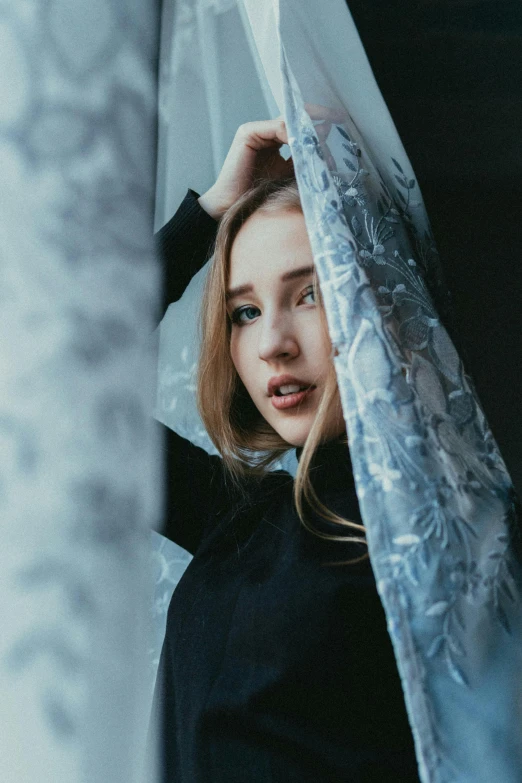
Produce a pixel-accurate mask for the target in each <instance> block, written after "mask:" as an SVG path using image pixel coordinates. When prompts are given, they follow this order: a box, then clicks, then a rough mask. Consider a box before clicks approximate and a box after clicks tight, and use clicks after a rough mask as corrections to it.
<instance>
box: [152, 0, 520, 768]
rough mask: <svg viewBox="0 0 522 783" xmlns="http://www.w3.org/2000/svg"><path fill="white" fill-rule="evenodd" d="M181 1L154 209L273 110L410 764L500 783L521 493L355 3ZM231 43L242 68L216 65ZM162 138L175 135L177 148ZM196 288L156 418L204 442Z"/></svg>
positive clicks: (514, 716)
mask: <svg viewBox="0 0 522 783" xmlns="http://www.w3.org/2000/svg"><path fill="white" fill-rule="evenodd" d="M177 13H178V14H179V15H180V19H182V21H183V24H180V25H179V26H178V25H176V24H175V26H174V37H173V47H172V57H171V60H170V72H169V73H168V74H166V72H162V79H163V81H164V83H163V88H162V89H163V96H164V100H163V104H162V105H163V111H164V112H165V114H164V116H163V118H162V122H163V123H164V125H163V131H162V135H161V136H160V150H161V155H163V158H162V157H161V155H160V161H162V162H163V165H164V166H166V169H167V171H168V177H167V178H165V179H164V181H163V184H162V188H161V190H160V191H159V196H160V199H159V202H160V203H159V215H161V217H160V218H159V222H160V223H161V222H163V220H164V219H166V218H167V217H170V215H171V214H172V212H173V211H174V209H175V207H176V206H177V204H178V203H179V201H180V199H181V196H182V195H183V193H184V192H185V190H186V187H188V186H190V187H193V188H195V189H199V192H203V191H204V190H205V189H206V188H207V187H209V186H210V185H211V184H212V182H213V181H214V179H215V176H216V175H217V172H218V170H219V167H220V164H221V162H222V160H223V157H224V154H225V153H226V151H227V149H228V145H229V144H230V141H231V139H232V136H233V133H234V132H235V130H236V128H237V125H238V124H239V122H238V120H239V119H240V120H241V121H244V120H246V119H248V120H252V119H256V118H267V117H268V116H276V115H277V114H279V113H282V114H283V115H284V117H285V120H286V123H287V127H288V129H289V134H290V140H289V141H290V148H291V153H292V156H293V161H294V167H295V171H296V176H297V180H298V185H299V190H300V193H301V200H302V204H303V209H304V214H305V219H306V224H307V228H308V233H309V237H310V241H311V245H312V250H313V253H314V258H315V263H316V267H317V270H318V274H319V280H320V284H321V290H322V294H323V297H324V301H325V305H326V312H327V318H328V325H329V330H330V336H331V339H332V343H333V345H334V347H335V349H336V358H335V366H336V371H337V378H338V383H339V388H340V391H341V397H342V402H343V410H344V415H345V420H346V425H347V432H348V439H349V449H350V455H351V459H352V464H353V470H354V477H355V482H356V487H357V494H358V498H359V503H360V508H361V514H362V517H363V521H364V524H365V526H366V529H367V536H368V544H369V551H370V557H371V562H372V567H373V570H374V573H375V575H376V579H377V585H378V590H379V594H380V597H381V599H382V602H383V606H384V609H385V612H386V616H387V620H388V628H389V632H390V636H391V639H392V642H393V645H394V649H395V654H396V659H397V664H398V668H399V672H400V675H401V679H402V684H403V689H404V695H405V700H406V706H407V709H408V714H409V717H410V723H411V726H412V731H413V735H414V739H415V745H416V752H417V758H418V763H419V771H420V776H421V779H422V781H423V783H427V782H428V781H429V782H430V783H432V782H436V783H446V782H447V781H466V782H467V781H469V782H470V783H471V781H473V782H474V783H476V782H477V781H481V782H482V781H483V782H484V783H490V781H492V780H495V781H497V780H498V781H500V780H501V781H503V783H515V781H519V780H520V779H521V778H522V682H521V677H520V672H521V671H522V615H521V605H520V582H521V576H522V568H521V561H520V544H519V527H518V526H519V524H520V519H519V513H520V511H519V509H520V506H519V504H518V501H517V498H516V495H515V492H514V489H513V485H512V482H511V479H510V476H509V475H508V473H507V470H506V466H505V464H504V461H503V459H502V456H501V454H500V452H499V449H498V446H497V444H496V442H495V439H494V437H493V435H492V433H491V431H490V429H489V426H488V423H487V420H486V417H485V414H484V411H483V410H482V408H481V406H480V402H479V400H478V398H477V394H476V392H475V390H474V387H473V383H472V379H471V378H470V376H469V375H468V374H467V373H466V369H465V367H464V365H463V362H462V358H461V355H460V354H459V352H458V350H457V348H456V347H455V342H454V339H452V338H451V337H450V333H451V332H452V331H453V324H452V311H451V300H450V297H449V294H448V292H447V289H446V287H445V284H444V279H443V275H442V271H441V266H440V261H439V258H438V255H437V250H436V246H435V242H434V239H433V236H432V233H431V229H430V224H429V220H428V217H427V215H426V212H425V208H424V204H423V200H422V196H421V193H420V189H419V186H418V183H417V181H416V178H415V175H414V172H413V171H412V167H411V164H410V162H409V160H408V158H407V155H406V153H405V151H404V149H403V146H402V144H401V141H400V139H399V137H398V134H397V131H396V129H395V126H394V124H393V121H392V119H391V117H390V115H389V112H388V110H387V108H386V105H385V103H384V101H383V98H382V96H381V94H380V91H379V89H378V86H377V84H376V82H375V79H374V77H373V75H372V71H371V68H370V66H369V64H368V61H367V58H366V55H365V53H364V50H363V47H362V44H361V42H360V39H359V37H358V34H357V31H356V29H355V26H354V23H353V20H352V18H351V16H350V13H349V11H348V9H347V7H346V5H345V3H344V0H324V2H321V3H317V2H314V0H244V2H242V1H240V2H238V3H237V4H236V3H235V2H226V3H219V2H202V1H200V2H197V1H196V0H194V2H188V1H187V2H180V3H179V4H178V9H177ZM249 50H250V59H249V58H248V56H247V55H248V51H249ZM202 53H204V54H202ZM236 54H237V57H238V62H241V63H242V65H241V67H240V68H236V69H229V70H227V69H226V68H225V67H224V63H226V62H230V59H231V58H232V59H233V58H234V56H235V55H236ZM246 62H249V65H248V67H247V66H246V65H244V63H246ZM243 65H244V67H243ZM222 66H223V68H222V69H221V67H222ZM210 71H211V72H212V73H211V75H210ZM189 73H190V75H191V79H192V81H190V84H189V82H188V81H187V78H186V77H187V74H189ZM182 76H183V77H184V78H185V81H184V82H183V79H182ZM169 90H170V91H171V94H174V93H175V94H176V96H177V101H178V102H177V104H173V112H172V113H171V114H169V111H168V108H169V104H168V101H167V100H165V95H167V94H168V93H169ZM181 90H186V95H185V96H184V98H185V100H184V101H181V100H180V99H181V97H182V96H181V94H180V91H181ZM246 92H248V93H249V98H248V100H247V97H246V95H245V93H246ZM274 103H275V106H274ZM176 107H177V110H176ZM181 107H183V111H181ZM243 109H245V111H247V109H248V116H244V115H243V113H242V111H243ZM196 110H197V112H199V114H198V116H199V117H200V120H202V119H203V118H205V120H206V121H205V122H203V123H202V124H199V123H194V122H193V117H194V116H195V114H196ZM229 110H230V111H229ZM311 117H313V118H314V119H311ZM214 118H215V119H216V125H215V128H214V126H213V119H214ZM318 118H319V119H318ZM229 120H230V121H231V123H232V124H231V125H228V124H227V123H228V121H229ZM232 120H233V121H232ZM209 123H210V126H211V127H212V128H213V130H212V133H213V134H214V133H215V135H213V136H212V138H210V148H209V147H208V146H206V144H207V142H208V141H209V136H208V134H209V132H210V131H209V127H208V125H209ZM225 125H226V127H225ZM174 137H176V138H178V137H182V138H184V139H185V140H186V143H187V146H184V147H183V153H184V154H183V155H182V154H181V153H180V152H179V150H178V149H177V148H176V146H175V145H174V146H173V145H172V143H171V139H172V138H174ZM189 140H190V144H188V141H189ZM203 149H205V154H206V155H207V158H206V159H205V161H204V160H203V158H202V155H201V152H202V150H203ZM209 149H210V150H211V151H212V153H213V155H209ZM185 153H187V154H185ZM167 159H168V161H167ZM196 159H197V161H196ZM193 163H194V168H193V169H192V168H191V167H192V164H193ZM169 178H170V179H169ZM174 182H176V183H178V185H179V192H178V191H177V190H176V188H174V187H172V186H171V183H174ZM191 297H193V298H191ZM197 298H198V293H197V291H196V290H195V289H193V290H192V292H190V291H189V292H188V295H187V297H184V301H183V300H182V302H181V303H180V305H179V307H178V305H176V306H175V307H173V308H171V311H169V315H168V318H167V319H166V321H165V323H164V325H163V335H162V338H163V348H162V353H161V357H160V376H159V377H160V384H159V400H160V403H161V404H160V407H159V410H158V416H159V417H161V418H163V420H165V421H166V422H167V424H169V426H172V427H173V428H181V430H182V431H183V433H184V434H190V432H191V430H192V431H193V432H194V435H195V439H196V441H197V442H201V437H204V436H203V433H201V430H200V425H198V422H197V419H196V418H194V415H193V411H191V410H190V406H189V405H187V406H183V405H182V402H183V395H184V393H185V392H186V391H189V392H190V391H191V389H190V383H191V381H190V380H188V379H189V377H190V369H191V368H192V366H193V364H194V362H195V361H196V353H195V345H194V342H193V338H192V337H191V336H189V335H188V333H187V334H185V332H182V331H181V328H180V324H181V323H182V322H183V323H186V320H185V319H184V320H183V321H181V319H180V318H179V317H178V314H179V313H182V312H184V313H185V314H187V313H192V312H194V308H195V306H196V304H197ZM183 308H187V309H185V310H183ZM170 319H172V320H170ZM173 324H175V326H172V325H173ZM173 328H174V329H175V330H176V332H177V340H178V343H177V346H178V348H177V352H178V353H177V356H176V355H173V354H172V353H170V351H171V335H172V331H171V330H172V329H173ZM189 345H190V346H191V347H190V349H189ZM180 349H181V350H180ZM184 373H185V374H184ZM186 396H187V395H186ZM185 402H187V403H188V399H185ZM169 406H170V407H169ZM177 414H179V418H177ZM390 719H391V720H393V717H392V716H390Z"/></svg>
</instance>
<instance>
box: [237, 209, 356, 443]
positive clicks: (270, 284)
mask: <svg viewBox="0 0 522 783" xmlns="http://www.w3.org/2000/svg"><path fill="white" fill-rule="evenodd" d="M313 277H314V269H313V257H312V251H311V248H310V243H309V240H308V234H307V232H306V227H305V222H304V217H303V215H302V213H301V212H297V211H288V210H284V211H280V212H275V213H271V214H263V213H262V212H259V211H258V212H255V213H254V214H253V215H251V216H250V217H249V218H248V220H247V221H246V222H245V223H244V224H243V226H242V227H241V229H240V230H239V232H238V234H237V236H236V239H235V240H234V243H233V245H232V251H231V256H230V273H229V280H228V290H227V309H228V312H229V314H230V316H231V318H232V334H231V340H230V353H231V356H232V361H233V362H234V365H235V368H236V370H237V372H238V374H239V377H240V378H241V380H242V381H243V384H244V385H245V387H246V389H247V391H248V393H249V394H250V397H251V398H252V400H253V402H254V404H255V406H256V408H257V409H258V411H259V412H260V413H261V415H262V416H263V418H264V419H265V420H266V421H267V422H268V423H269V424H270V425H271V426H272V427H273V428H274V430H275V431H276V432H277V433H278V434H279V435H280V436H281V437H282V438H283V439H284V440H285V441H287V443H289V444H291V445H293V446H302V445H303V443H304V442H305V440H306V437H307V435H308V433H309V432H310V428H311V427H312V424H313V421H314V418H315V414H316V411H317V408H318V405H319V400H320V397H321V394H322V391H323V389H324V384H325V381H326V378H327V376H328V373H329V371H330V367H331V359H330V353H331V343H330V339H329V337H328V335H327V333H326V331H325V329H324V327H323V324H322V320H321V314H320V311H319V306H318V305H317V304H316V303H315V295H314V287H313ZM344 431H345V424H344V421H343V416H342V410H341V404H340V401H339V396H338V395H336V398H335V403H334V404H333V405H332V410H331V411H330V412H329V416H328V421H327V431H326V437H327V439H332V438H335V437H337V436H339V435H341V433H343V432H344Z"/></svg>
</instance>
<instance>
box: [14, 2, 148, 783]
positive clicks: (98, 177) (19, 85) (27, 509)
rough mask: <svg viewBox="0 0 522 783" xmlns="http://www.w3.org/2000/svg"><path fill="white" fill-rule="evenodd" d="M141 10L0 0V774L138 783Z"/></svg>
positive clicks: (144, 550) (143, 592)
mask: <svg viewBox="0 0 522 783" xmlns="http://www.w3.org/2000/svg"><path fill="white" fill-rule="evenodd" d="M157 15H158V13H157V8H156V4H155V3H146V2H143V1H142V0H140V1H139V2H138V1H137V0H89V2H79V1H78V0H46V2H35V0H20V1H19V2H0V160H1V161H2V163H1V168H0V194H1V196H0V201H1V205H2V206H1V210H0V280H1V286H0V298H1V303H2V304H1V308H0V318H1V324H2V332H1V335H2V336H1V340H0V377H1V383H0V405H1V410H0V443H1V445H0V516H1V530H2V547H1V553H0V618H1V629H2V630H1V634H0V693H1V694H2V697H1V704H0V716H1V731H0V777H1V779H2V780H3V781H6V782H7V781H9V783H43V781H45V782H46V783H50V782H51V781H52V783H87V781H88V782H89V783H101V781H103V783H150V781H152V780H154V777H155V773H154V770H153V767H152V765H151V764H150V763H149V762H145V760H144V748H145V741H146V735H147V729H148V720H149V708H150V705H149V702H150V682H149V681H148V680H147V668H146V647H147V644H148V640H149V639H150V636H151V628H150V626H151V623H150V620H149V611H148V609H149V607H148V601H147V595H148V592H149V590H150V585H149V581H150V574H149V570H148V562H149V560H148V552H149V540H150V532H149V530H150V527H151V526H153V525H157V524H158V522H159V519H160V506H161V494H162V477H161V474H158V471H157V468H156V467H155V460H154V455H155V453H156V452H157V451H158V448H159V444H157V443H156V442H155V435H154V431H153V430H152V427H151V425H152V422H151V420H150V411H151V409H152V407H153V393H154V377H155V367H156V365H155V360H154V357H153V353H152V351H151V349H150V345H149V344H150V334H151V332H152V330H153V328H154V315H155V310H156V307H157V291H158V290H159V281H160V276H159V269H158V265H157V262H156V260H155V258H154V254H153V247H152V228H153V220H152V217H153V214H152V213H153V192H154V191H153V185H154V170H153V168H154V139H155V120H156V102H157V85H156V75H155V65H154V63H155V58H156V56H157V48H158V42H157V33H156V31H157V27H158V20H157Z"/></svg>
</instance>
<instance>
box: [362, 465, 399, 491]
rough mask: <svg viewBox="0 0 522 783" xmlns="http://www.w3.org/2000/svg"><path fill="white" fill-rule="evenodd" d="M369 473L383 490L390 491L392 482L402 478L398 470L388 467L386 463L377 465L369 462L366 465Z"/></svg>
mask: <svg viewBox="0 0 522 783" xmlns="http://www.w3.org/2000/svg"><path fill="white" fill-rule="evenodd" d="M368 470H369V471H370V474H371V475H372V476H373V477H374V479H375V480H376V481H378V482H379V483H380V484H381V485H382V488H383V490H384V491H385V492H391V491H392V489H393V482H394V481H398V480H399V479H400V478H402V474H401V472H400V471H398V470H393V468H390V467H388V465H377V464H376V463H375V462H370V464H369V465H368Z"/></svg>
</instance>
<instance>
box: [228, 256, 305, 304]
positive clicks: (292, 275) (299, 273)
mask: <svg viewBox="0 0 522 783" xmlns="http://www.w3.org/2000/svg"><path fill="white" fill-rule="evenodd" d="M314 271H315V267H314V266H313V265H309V266H300V267H298V268H297V269H291V270H290V272H285V273H284V275H281V278H280V280H281V282H282V283H287V282H288V281H289V280H296V279H297V278H300V277H308V276H309V275H312V274H313V273H314ZM253 289H254V286H253V285H252V284H251V283H247V284H246V285H240V286H238V287H237V288H231V289H230V290H229V291H227V293H226V295H225V299H226V301H227V302H228V300H229V299H235V297H236V296H243V294H249V293H251V292H252V291H253Z"/></svg>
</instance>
